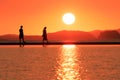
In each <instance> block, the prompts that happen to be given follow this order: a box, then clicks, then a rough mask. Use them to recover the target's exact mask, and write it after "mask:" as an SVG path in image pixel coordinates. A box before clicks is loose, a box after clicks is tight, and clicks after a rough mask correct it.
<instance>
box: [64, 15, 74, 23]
mask: <svg viewBox="0 0 120 80" xmlns="http://www.w3.org/2000/svg"><path fill="white" fill-rule="evenodd" d="M62 20H63V22H64V23H65V24H67V25H70V24H73V23H74V22H75V16H74V14H72V13H66V14H64V15H63V17H62Z"/></svg>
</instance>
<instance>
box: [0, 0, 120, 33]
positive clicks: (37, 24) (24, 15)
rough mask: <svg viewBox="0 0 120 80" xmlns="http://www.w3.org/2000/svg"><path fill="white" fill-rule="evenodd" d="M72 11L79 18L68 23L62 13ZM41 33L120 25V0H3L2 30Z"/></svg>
mask: <svg viewBox="0 0 120 80" xmlns="http://www.w3.org/2000/svg"><path fill="white" fill-rule="evenodd" d="M66 12H72V13H73V14H74V15H75V16H76V22H75V23H74V24H72V25H66V24H64V23H63V21H62V16H63V14H64V13H66ZM20 25H23V26H24V33H25V34H26V35H41V34H42V29H43V27H44V26H47V27H48V28H47V31H48V32H56V31H60V30H82V31H92V30H104V29H118V28H120V0H0V28H1V29H0V34H1V35H3V34H18V29H19V26H20Z"/></svg>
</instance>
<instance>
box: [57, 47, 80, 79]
mask: <svg viewBox="0 0 120 80" xmlns="http://www.w3.org/2000/svg"><path fill="white" fill-rule="evenodd" d="M76 50H77V49H76V46H75V45H63V46H62V52H61V55H60V56H61V57H60V61H59V68H58V70H57V75H58V76H57V79H58V80H80V78H79V76H80V75H79V65H78V64H77V61H78V59H77V54H76Z"/></svg>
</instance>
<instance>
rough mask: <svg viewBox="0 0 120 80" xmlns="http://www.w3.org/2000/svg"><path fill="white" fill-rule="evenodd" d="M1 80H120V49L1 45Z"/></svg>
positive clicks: (89, 46) (110, 46) (94, 46)
mask: <svg viewBox="0 0 120 80" xmlns="http://www.w3.org/2000/svg"><path fill="white" fill-rule="evenodd" d="M0 80H120V45H45V46H42V45H25V46H24V47H19V46H18V45H1V46H0Z"/></svg>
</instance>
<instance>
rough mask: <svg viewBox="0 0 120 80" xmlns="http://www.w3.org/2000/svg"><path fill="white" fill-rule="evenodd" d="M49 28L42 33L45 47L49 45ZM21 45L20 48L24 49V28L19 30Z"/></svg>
mask: <svg viewBox="0 0 120 80" xmlns="http://www.w3.org/2000/svg"><path fill="white" fill-rule="evenodd" d="M46 29H47V27H46V26H45V27H44V29H43V33H42V38H43V40H42V41H43V45H45V43H46V42H47V43H48V39H47V30H46ZM19 43H20V47H22V46H23V47H24V44H25V41H24V31H23V26H22V25H21V26H20V29H19Z"/></svg>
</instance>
